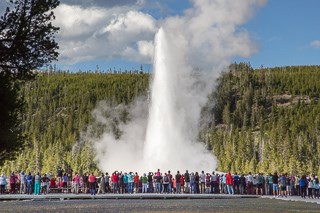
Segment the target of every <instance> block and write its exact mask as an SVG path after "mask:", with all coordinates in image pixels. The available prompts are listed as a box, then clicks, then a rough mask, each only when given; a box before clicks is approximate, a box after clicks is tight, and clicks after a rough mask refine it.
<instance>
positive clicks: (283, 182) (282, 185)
mask: <svg viewBox="0 0 320 213" xmlns="http://www.w3.org/2000/svg"><path fill="white" fill-rule="evenodd" d="M279 185H280V193H279V194H280V195H281V197H283V196H285V197H287V194H286V189H287V187H286V176H285V175H284V174H281V176H280V179H279Z"/></svg>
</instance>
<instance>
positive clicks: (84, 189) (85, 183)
mask: <svg viewBox="0 0 320 213" xmlns="http://www.w3.org/2000/svg"><path fill="white" fill-rule="evenodd" d="M88 187H89V176H88V174H87V173H84V175H82V192H83V193H85V194H86V193H88Z"/></svg>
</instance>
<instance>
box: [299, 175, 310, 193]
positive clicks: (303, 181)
mask: <svg viewBox="0 0 320 213" xmlns="http://www.w3.org/2000/svg"><path fill="white" fill-rule="evenodd" d="M299 185H300V194H301V197H302V198H306V190H307V187H308V182H307V179H306V176H305V175H302V176H301V178H300V181H299Z"/></svg>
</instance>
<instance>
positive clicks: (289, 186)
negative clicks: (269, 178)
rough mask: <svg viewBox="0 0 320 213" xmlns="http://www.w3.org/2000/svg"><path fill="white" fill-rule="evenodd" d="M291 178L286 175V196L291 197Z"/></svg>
mask: <svg viewBox="0 0 320 213" xmlns="http://www.w3.org/2000/svg"><path fill="white" fill-rule="evenodd" d="M291 187H292V177H291V176H289V175H288V174H286V191H287V192H286V193H287V196H291V195H292V188H291Z"/></svg>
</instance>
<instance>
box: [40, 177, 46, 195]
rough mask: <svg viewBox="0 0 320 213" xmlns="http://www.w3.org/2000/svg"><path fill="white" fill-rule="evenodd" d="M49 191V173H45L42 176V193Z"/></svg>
mask: <svg viewBox="0 0 320 213" xmlns="http://www.w3.org/2000/svg"><path fill="white" fill-rule="evenodd" d="M47 193H48V177H47V174H44V175H43V176H42V178H41V194H47Z"/></svg>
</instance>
